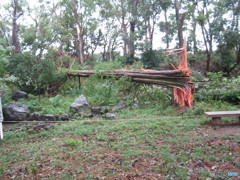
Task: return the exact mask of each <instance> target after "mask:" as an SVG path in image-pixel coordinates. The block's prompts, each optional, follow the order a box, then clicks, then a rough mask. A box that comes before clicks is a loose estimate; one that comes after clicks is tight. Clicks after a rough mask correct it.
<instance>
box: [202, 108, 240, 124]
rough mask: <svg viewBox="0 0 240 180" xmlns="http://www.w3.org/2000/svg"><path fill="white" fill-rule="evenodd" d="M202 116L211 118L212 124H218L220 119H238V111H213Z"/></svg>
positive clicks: (239, 112)
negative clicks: (235, 117)
mask: <svg viewBox="0 0 240 180" xmlns="http://www.w3.org/2000/svg"><path fill="white" fill-rule="evenodd" d="M204 114H205V116H207V117H211V118H212V123H213V124H217V123H220V122H221V118H222V117H234V116H238V117H239V118H240V111H213V112H205V113H204Z"/></svg>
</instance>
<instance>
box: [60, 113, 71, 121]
mask: <svg viewBox="0 0 240 180" xmlns="http://www.w3.org/2000/svg"><path fill="white" fill-rule="evenodd" d="M59 119H60V120H61V121H67V120H69V114H67V113H64V114H62V115H60V117H59Z"/></svg>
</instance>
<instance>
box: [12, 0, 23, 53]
mask: <svg viewBox="0 0 240 180" xmlns="http://www.w3.org/2000/svg"><path fill="white" fill-rule="evenodd" d="M18 9H20V7H19V4H18V0H13V14H12V15H13V16H12V45H13V46H14V51H15V52H17V53H20V52H21V48H20V43H19V38H18V31H19V30H20V29H19V25H18V24H17V20H18V18H20V17H21V16H22V15H23V12H22V11H21V12H20V13H19V14H18Z"/></svg>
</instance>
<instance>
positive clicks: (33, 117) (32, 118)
mask: <svg viewBox="0 0 240 180" xmlns="http://www.w3.org/2000/svg"><path fill="white" fill-rule="evenodd" d="M40 116H41V114H40V113H38V112H34V113H32V114H31V115H30V117H29V120H30V121H39V119H40Z"/></svg>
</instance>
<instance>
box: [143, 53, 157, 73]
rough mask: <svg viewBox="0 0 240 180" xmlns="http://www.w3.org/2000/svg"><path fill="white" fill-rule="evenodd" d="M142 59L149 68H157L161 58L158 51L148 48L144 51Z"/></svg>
mask: <svg viewBox="0 0 240 180" xmlns="http://www.w3.org/2000/svg"><path fill="white" fill-rule="evenodd" d="M141 61H142V62H143V64H144V66H145V67H146V68H148V69H156V68H158V67H159V63H160V58H159V57H157V54H156V51H153V50H147V51H145V52H143V53H142V56H141Z"/></svg>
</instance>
